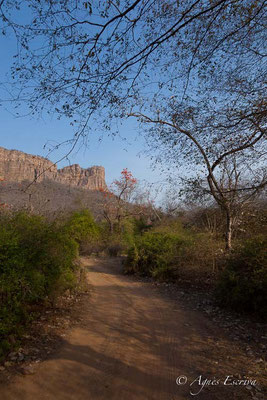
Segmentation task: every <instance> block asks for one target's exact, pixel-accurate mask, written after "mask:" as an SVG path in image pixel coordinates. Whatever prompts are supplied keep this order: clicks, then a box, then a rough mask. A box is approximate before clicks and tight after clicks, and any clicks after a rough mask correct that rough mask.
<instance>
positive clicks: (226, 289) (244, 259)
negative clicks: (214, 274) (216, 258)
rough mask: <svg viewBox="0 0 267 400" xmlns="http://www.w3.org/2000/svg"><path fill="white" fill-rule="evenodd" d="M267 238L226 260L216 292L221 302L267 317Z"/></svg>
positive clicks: (250, 242)
mask: <svg viewBox="0 0 267 400" xmlns="http://www.w3.org/2000/svg"><path fill="white" fill-rule="evenodd" d="M266 249H267V238H266V236H261V235H260V236H256V237H254V238H253V239H250V240H247V241H245V242H244V243H243V244H242V246H240V248H238V249H236V250H235V251H233V252H232V254H230V255H229V257H228V258H227V259H226V265H225V268H224V270H223V271H222V273H221V275H220V277H219V282H218V285H217V289H216V295H217V298H218V300H219V301H220V302H221V303H222V304H223V305H226V306H228V307H231V308H234V309H235V310H237V311H241V312H242V311H248V312H253V313H255V314H258V315H260V316H262V317H265V318H266V316H267V251H266Z"/></svg>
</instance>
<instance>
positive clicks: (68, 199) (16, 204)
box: [0, 180, 103, 219]
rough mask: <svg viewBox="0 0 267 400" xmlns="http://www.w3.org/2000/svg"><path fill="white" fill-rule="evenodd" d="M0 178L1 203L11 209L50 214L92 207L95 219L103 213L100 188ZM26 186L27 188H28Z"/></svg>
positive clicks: (51, 215) (55, 214)
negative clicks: (90, 188) (20, 181)
mask: <svg viewBox="0 0 267 400" xmlns="http://www.w3.org/2000/svg"><path fill="white" fill-rule="evenodd" d="M29 183H30V182H29V181H24V182H22V183H16V182H11V183H6V182H2V184H1V182H0V203H5V204H7V205H8V208H10V209H12V210H21V209H26V210H29V211H31V212H33V213H35V214H40V215H45V216H47V217H49V218H53V217H55V216H58V215H60V214H61V213H62V214H66V213H69V212H72V211H74V210H80V209H83V208H89V209H90V210H91V211H92V213H93V214H94V216H95V217H96V219H100V218H101V214H102V212H101V211H102V206H101V204H102V200H103V197H102V194H101V193H100V192H99V191H96V190H95V191H93V190H88V189H82V188H79V187H72V186H68V185H64V184H61V183H58V182H53V181H50V180H46V181H43V182H37V183H34V184H32V185H31V186H30V187H29V188H28V186H29ZM25 189H27V190H25Z"/></svg>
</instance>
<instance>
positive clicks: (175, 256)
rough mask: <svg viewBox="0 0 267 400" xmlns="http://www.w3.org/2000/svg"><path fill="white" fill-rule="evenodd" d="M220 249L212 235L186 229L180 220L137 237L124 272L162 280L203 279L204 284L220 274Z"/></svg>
mask: <svg viewBox="0 0 267 400" xmlns="http://www.w3.org/2000/svg"><path fill="white" fill-rule="evenodd" d="M220 247H221V243H220V242H219V241H217V242H216V241H214V239H213V237H212V235H211V234H209V233H198V232H195V231H193V230H190V229H184V228H183V227H182V225H181V222H180V221H179V220H176V221H172V222H169V223H167V224H166V223H163V224H160V225H158V226H156V227H154V228H153V229H151V230H150V231H149V232H146V233H144V234H143V235H139V236H137V237H136V238H135V242H134V244H133V245H132V246H131V247H130V248H129V250H128V256H127V260H126V263H125V272H126V273H136V272H137V273H140V274H143V275H149V276H153V277H155V278H157V279H163V280H164V279H171V280H177V279H179V278H182V279H185V280H186V279H190V280H192V279H193V280H194V279H195V280H196V278H199V277H200V278H201V279H200V280H201V281H203V280H204V279H207V278H208V277H209V276H210V274H214V273H215V272H216V271H217V268H218V267H217V258H216V257H217V255H218V254H220Z"/></svg>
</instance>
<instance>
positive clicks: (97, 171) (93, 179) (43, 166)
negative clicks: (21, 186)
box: [0, 147, 106, 190]
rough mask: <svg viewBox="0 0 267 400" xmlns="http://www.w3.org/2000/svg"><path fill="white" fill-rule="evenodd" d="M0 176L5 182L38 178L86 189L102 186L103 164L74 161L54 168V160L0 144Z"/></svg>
mask: <svg viewBox="0 0 267 400" xmlns="http://www.w3.org/2000/svg"><path fill="white" fill-rule="evenodd" d="M0 178H1V179H3V180H4V181H6V182H22V181H25V180H27V181H37V182H41V181H44V180H47V179H48V180H51V181H55V182H58V183H61V184H64V185H69V186H73V187H81V188H84V189H89V190H99V189H101V188H105V187H106V182H105V168H104V167H100V166H93V167H90V168H87V169H84V168H81V167H80V166H79V165H78V164H74V165H70V166H67V167H64V168H62V169H57V166H56V165H55V164H53V163H52V162H51V161H49V160H48V159H46V158H44V157H40V156H34V155H31V154H27V153H23V152H22V151H18V150H7V149H5V148H3V147H0Z"/></svg>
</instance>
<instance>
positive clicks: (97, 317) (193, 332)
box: [0, 260, 252, 400]
mask: <svg viewBox="0 0 267 400" xmlns="http://www.w3.org/2000/svg"><path fill="white" fill-rule="evenodd" d="M83 262H84V263H86V265H88V271H89V272H88V280H89V284H90V287H91V297H90V299H89V301H88V304H86V306H85V307H84V308H82V309H81V310H80V317H81V319H82V323H81V325H80V326H79V327H75V328H74V329H72V330H71V331H70V332H69V333H68V335H67V336H66V337H65V339H64V344H63V346H62V347H61V348H60V349H59V350H58V352H57V353H56V354H54V355H53V356H52V357H50V359H48V360H46V361H45V362H43V363H41V364H40V365H39V367H38V369H37V371H36V373H35V374H34V375H28V376H18V377H17V378H16V379H15V381H14V382H13V383H12V384H10V385H8V386H5V387H3V388H0V389H1V393H0V399H1V400H46V399H47V400H63V399H64V400H87V399H88V400H98V399H103V400H104V399H105V400H181V399H190V398H191V399H192V398H198V399H205V400H216V399H219V400H222V399H224V400H225V399H242V400H244V399H247V398H251V393H252V391H251V389H247V388H246V387H244V386H243V387H241V386H238V387H236V386H233V385H225V384H224V383H223V382H224V380H225V378H226V376H227V375H231V374H235V375H238V374H246V373H248V371H249V369H250V368H251V366H250V365H249V362H248V360H247V359H246V357H245V355H244V354H242V353H241V351H240V350H239V349H238V347H237V346H236V345H234V344H233V343H231V342H229V341H228V339H227V338H225V337H223V336H222V334H221V332H220V331H219V329H218V328H216V327H214V326H213V325H212V323H211V322H210V321H208V320H207V319H206V318H205V317H203V315H202V314H201V313H199V312H196V311H188V310H187V311H186V310H185V309H184V308H182V307H180V306H179V305H178V304H177V303H175V302H173V301H171V300H170V299H166V298H164V297H163V296H162V294H160V293H159V291H157V288H154V287H153V286H152V285H151V284H145V283H142V282H139V281H137V280H136V279H135V278H132V277H126V276H123V275H122V274H121V272H120V267H119V266H118V262H117V261H113V262H111V261H108V260H106V261H105V260H99V261H93V260H84V261H83ZM181 376H182V378H180V383H181V385H177V384H176V379H177V377H181ZM205 378H208V379H214V378H215V379H216V380H217V381H218V382H219V383H217V384H214V385H211V384H210V385H206V387H204V388H203V390H200V389H201V385H200V383H201V382H202V383H203V381H204V379H205ZM186 379H187V383H186V384H184V383H185V380H186ZM231 379H232V378H231ZM194 380H196V381H195V383H193V384H192V385H191V386H190V384H191V383H192V382H193V381H194ZM229 382H230V381H229ZM190 391H191V392H192V393H197V392H199V391H200V393H199V394H198V395H196V396H192V395H190Z"/></svg>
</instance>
